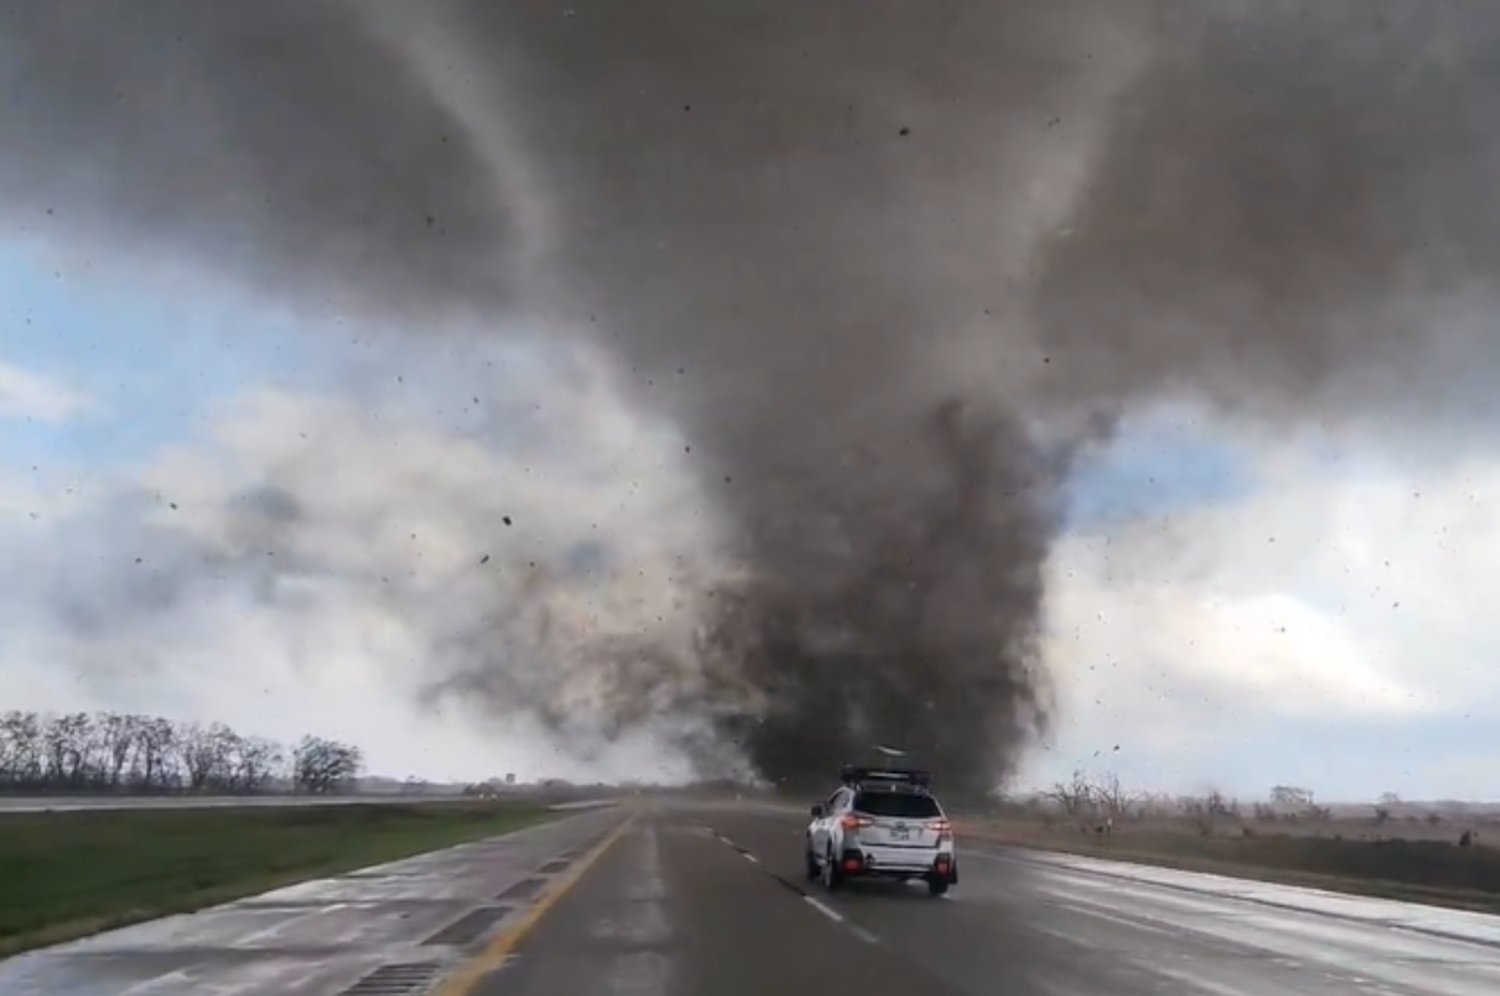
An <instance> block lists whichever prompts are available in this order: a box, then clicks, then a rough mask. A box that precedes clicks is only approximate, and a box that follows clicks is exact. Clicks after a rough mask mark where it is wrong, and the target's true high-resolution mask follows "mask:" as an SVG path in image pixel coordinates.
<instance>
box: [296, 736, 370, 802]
mask: <svg viewBox="0 0 1500 996" xmlns="http://www.w3.org/2000/svg"><path fill="white" fill-rule="evenodd" d="M363 771H364V755H363V754H362V753H361V751H360V749H359V748H358V747H355V746H352V745H350V744H345V743H340V742H339V741H337V740H328V739H326V738H324V737H314V736H306V737H303V738H302V739H301V740H300V741H299V742H298V744H297V746H296V748H294V749H293V751H292V781H293V783H294V784H295V785H296V787H297V790H298V791H299V792H306V793H309V794H312V795H328V794H333V793H338V792H343V791H347V790H348V789H349V788H351V787H352V786H353V784H354V781H355V779H357V778H358V777H359V776H360V774H362V773H363Z"/></svg>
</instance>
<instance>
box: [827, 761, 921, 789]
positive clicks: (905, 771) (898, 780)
mask: <svg viewBox="0 0 1500 996" xmlns="http://www.w3.org/2000/svg"><path fill="white" fill-rule="evenodd" d="M839 781H841V782H843V783H844V784H845V785H847V786H849V787H850V788H875V787H882V788H893V789H897V790H900V789H907V790H911V789H926V788H927V787H928V786H929V785H930V784H931V782H932V775H931V773H930V772H927V771H923V770H922V769H921V768H889V767H879V768H872V767H869V766H867V765H863V764H846V765H844V766H843V768H842V769H840V771H839Z"/></svg>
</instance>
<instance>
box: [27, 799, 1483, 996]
mask: <svg viewBox="0 0 1500 996" xmlns="http://www.w3.org/2000/svg"><path fill="white" fill-rule="evenodd" d="M802 825H803V823H802V819H801V817H800V816H798V815H797V814H795V813H789V812H786V811H776V810H774V809H770V808H754V807H751V806H748V805H739V806H737V805H723V804H721V805H715V806H707V805H692V804H687V803H682V802H654V803H653V802H648V803H644V804H642V805H640V806H637V807H634V808H621V809H618V810H611V811H595V812H590V813H585V814H583V815H579V816H575V817H570V818H568V819H566V820H563V821H560V822H558V823H556V824H552V825H550V826H547V827H538V828H532V829H529V830H526V831H522V832H521V833H519V834H516V835H514V836H512V837H510V838H504V839H501V840H497V841H492V842H486V843H483V844H477V845H469V846H467V847H465V848H457V849H454V850H452V851H447V852H440V853H438V854H434V855H430V856H425V857H422V858H418V859H413V860H411V861H407V862H397V863H394V864H392V865H388V866H384V867H383V868H381V869H372V870H368V871H365V872H361V873H355V874H353V875H349V876H343V877H341V878H338V879H331V880H327V881H324V882H316V883H309V884H307V885H305V886H298V887H294V888H293V889H291V890H281V892H279V893H276V894H272V895H271V896H265V897H257V898H256V899H254V900H246V901H244V902H241V903H238V904H232V905H231V906H230V907H225V908H221V909H220V910H216V911H207V912H205V913H202V914H198V915H196V916H192V917H178V918H174V920H170V921H163V922H161V923H158V924H152V925H143V926H141V927H136V928H130V929H128V930H125V931H119V932H116V933H113V934H107V935H101V936H100V937H98V938H95V939H92V940H90V941H86V942H81V943H79V944H75V945H69V946H66V947H63V948H58V949H54V950H50V951H44V952H37V953H34V954H32V955H29V956H24V957H22V958H17V959H13V960H12V961H10V962H5V963H0V993H4V994H6V996H43V994H46V996H51V994H54V993H67V994H69V996H72V994H78V996H122V994H128V996H187V994H189V993H192V994H197V993H216V994H223V996H229V994H234V996H270V994H272V993H276V994H294V996H422V994H427V993H432V994H435V996H555V994H559V993H568V994H593V993H601V994H606V993H607V994H634V996H678V994H682V996H687V994H694V996H697V994H702V996H750V994H755V996H762V994H765V993H775V992H778V991H788V990H790V989H791V987H796V988H797V990H798V991H809V990H816V989H822V988H837V989H841V990H848V989H853V990H857V991H859V992H860V993H861V994H863V996H884V994H898V993H899V994H903V996H911V994H915V993H921V994H923V996H927V994H934V996H941V994H949V996H951V994H979V993H984V994H993V993H1006V994H1012V993H1013V994H1020V996H1029V994H1036V996H1084V994H1087V996H1099V994H1106V996H1147V994H1150V996H1190V994H1203V996H1231V994H1233V996H1257V994H1268V996H1269V994H1273V993H1274V994H1276V996H1335V994H1338V996H1344V994H1350V993H1381V994H1386V996H1480V994H1488V993H1495V992H1500V921H1497V920H1496V919H1495V918H1491V917H1484V916H1480V915H1477V914H1467V913H1458V912H1452V911H1439V910H1429V909H1426V908H1423V907H1417V906H1411V905H1407V904H1401V903H1390V902H1380V901H1374V900H1366V899H1355V898H1349V897H1336V896H1331V895H1329V894H1326V893H1315V892H1310V891H1308V890H1299V889H1290V888H1286V887H1279V886H1271V885H1264V884H1259V883H1247V882H1242V881H1234V880H1225V879H1218V878H1214V877H1211V876H1202V875H1190V874H1185V873H1180V872H1170V871H1163V870H1160V869H1148V868H1138V867H1132V866H1125V865H1118V864H1113V863H1108V862H1099V861H1091V860H1088V859H1080V858H1065V857H1053V856H1045V855H1033V854H1026V853H1019V852H1014V851H1007V850H1005V849H1002V848H998V847H995V846H992V845H986V844H983V843H978V842H974V841H964V840H962V839H961V840H960V848H961V852H960V853H961V861H962V864H961V868H962V880H961V882H960V884H959V885H958V887H957V888H956V889H955V890H954V891H953V892H952V893H950V894H949V895H948V896H946V897H944V898H942V899H933V898H931V897H929V896H928V895H927V893H926V890H925V889H922V888H920V887H917V886H911V887H900V886H889V885H887V886H859V885H854V886H851V887H848V888H846V889H842V890H840V891H838V892H835V893H832V894H829V893H826V892H824V891H822V890H821V888H820V887H819V886H817V885H816V884H810V883H806V882H804V881H803V880H802V868H803V866H802V855H801V844H802V840H801V828H802Z"/></svg>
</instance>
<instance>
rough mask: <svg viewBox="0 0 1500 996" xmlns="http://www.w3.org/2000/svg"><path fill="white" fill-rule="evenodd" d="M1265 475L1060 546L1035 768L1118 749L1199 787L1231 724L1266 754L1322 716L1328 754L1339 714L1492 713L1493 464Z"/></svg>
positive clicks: (1496, 583)
mask: <svg viewBox="0 0 1500 996" xmlns="http://www.w3.org/2000/svg"><path fill="white" fill-rule="evenodd" d="M1260 469H1261V470H1262V472H1263V476H1262V479H1263V482H1264V487H1263V488H1262V489H1261V490H1258V491H1257V492H1256V493H1255V494H1253V495H1252V496H1251V497H1249V498H1247V499H1244V500H1242V501H1238V502H1232V503H1229V504H1225V505H1219V506H1210V507H1205V508H1199V509H1195V510H1193V511H1191V512H1188V513H1183V514H1175V515H1172V516H1169V517H1166V518H1164V519H1157V520H1150V521H1137V522H1135V523H1132V524H1129V525H1127V526H1117V527H1114V528H1112V529H1111V531H1110V532H1109V533H1107V534H1092V535H1089V534H1082V535H1076V536H1072V537H1069V538H1067V539H1066V540H1065V541H1064V542H1063V543H1062V544H1061V545H1060V547H1059V548H1058V550H1057V551H1056V554H1055V557H1054V560H1053V564H1052V574H1053V584H1052V587H1051V598H1050V610H1051V633H1050V636H1049V641H1048V650H1047V652H1048V655H1049V658H1050V661H1051V663H1052V667H1053V670H1054V673H1055V674H1057V675H1058V678H1059V684H1060V686H1061V692H1062V695H1063V698H1064V702H1065V705H1066V710H1065V721H1064V725H1063V728H1062V730H1061V731H1060V734H1059V737H1058V741H1059V743H1058V750H1057V752H1056V756H1043V757H1042V758H1041V759H1040V760H1039V763H1038V765H1037V767H1038V769H1042V768H1045V769H1047V770H1048V771H1049V772H1055V771H1056V770H1061V769H1064V768H1066V767H1067V766H1069V765H1070V764H1072V763H1076V762H1078V761H1080V760H1085V759H1091V757H1092V752H1093V751H1095V750H1098V749H1100V746H1101V745H1103V746H1104V749H1105V750H1106V751H1111V750H1112V745H1113V744H1121V745H1122V749H1124V750H1126V751H1129V752H1131V753H1133V754H1135V755H1137V756H1146V757H1150V758H1152V759H1153V763H1155V764H1156V765H1157V766H1158V768H1159V769H1160V770H1162V771H1163V772H1165V771H1166V770H1170V771H1171V772H1172V773H1173V777H1176V778H1178V779H1179V780H1182V779H1187V778H1193V779H1198V780H1202V781H1209V780H1212V779H1213V778H1214V777H1215V775H1216V772H1214V771H1213V770H1211V769H1210V765H1211V764H1212V763H1214V762H1215V761H1216V760H1217V759H1218V757H1219V751H1220V749H1221V748H1222V747H1223V746H1224V744H1225V742H1226V741H1227V740H1230V739H1233V738H1234V737H1236V735H1237V731H1253V735H1254V736H1256V737H1259V738H1262V739H1261V740H1260V741H1259V742H1257V743H1256V744H1254V745H1252V747H1251V748H1250V749H1253V750H1260V751H1263V752H1266V751H1269V752H1273V753H1274V751H1275V749H1276V747H1277V744H1276V742H1275V730H1276V729H1277V727H1278V725H1281V726H1285V727H1287V728H1291V727H1292V726H1297V727H1299V728H1307V727H1308V726H1309V724H1315V723H1323V724H1326V726H1327V729H1328V731H1329V742H1328V743H1327V745H1326V746H1327V748H1328V750H1329V751H1331V752H1336V751H1337V750H1338V749H1339V744H1338V743H1337V735H1338V734H1337V731H1338V730H1339V729H1340V724H1346V723H1348V724H1359V725H1361V726H1362V727H1364V728H1367V729H1368V728H1379V727H1380V726H1381V725H1387V726H1389V727H1391V728H1392V729H1396V728H1400V727H1403V726H1406V725H1410V724H1413V723H1423V722H1436V721H1441V720H1443V719H1445V718H1458V717H1464V716H1469V717H1476V718H1480V717H1482V718H1484V719H1486V720H1489V721H1491V722H1493V721H1496V720H1500V669H1496V668H1495V666H1494V663H1495V661H1496V660H1497V659H1500V632H1497V630H1496V628H1495V627H1494V626H1493V625H1492V623H1491V618H1492V616H1493V613H1494V608H1493V607H1494V606H1495V605H1496V604H1497V603H1500V570H1497V568H1496V565H1497V564H1500V462H1497V461H1495V460H1493V459H1481V458H1469V459H1466V460H1464V461H1462V462H1459V463H1455V464H1453V465H1450V466H1448V467H1447V468H1445V469H1442V470H1439V471H1434V469H1433V468H1432V467H1431V466H1430V465H1424V466H1422V468H1421V470H1420V476H1418V475H1417V473H1416V472H1411V471H1408V472H1403V471H1402V469H1401V467H1400V466H1399V465H1397V464H1394V463H1391V462H1389V461H1387V462H1380V463H1376V462H1371V463H1353V464H1351V463H1348V462H1345V463H1343V464H1342V465H1341V466H1340V467H1339V469H1338V470H1337V471H1336V472H1330V471H1329V469H1328V468H1327V467H1322V468H1320V467H1318V466H1316V465H1315V464H1314V463H1313V462H1312V461H1311V460H1309V459H1307V458H1306V457H1304V456H1297V455H1293V454H1289V453H1287V452H1286V451H1284V450H1281V451H1276V452H1273V453H1268V454H1267V455H1266V459H1265V460H1264V461H1263V466H1262V467H1261V468H1260ZM1367 746H1368V745H1365V744H1361V745H1360V749H1361V750H1364V749H1366V748H1367ZM1450 748H1451V745H1443V747H1442V748H1441V749H1450ZM1422 749H1423V745H1422V744H1415V745H1414V744H1412V743H1409V742H1400V743H1397V742H1394V741H1393V742H1392V743H1391V744H1389V745H1388V750H1387V751H1386V752H1384V753H1383V756H1375V757H1370V758H1369V759H1368V760H1369V763H1370V764H1372V765H1375V766H1380V765H1387V766H1388V765H1391V764H1393V763H1395V762H1396V761H1397V760H1398V759H1400V760H1402V761H1403V763H1405V762H1407V761H1410V756H1409V755H1410V752H1411V751H1413V750H1415V751H1418V752H1420V751H1421V750H1422ZM1398 751H1402V752H1406V754H1405V755H1398ZM1195 757H1196V758H1201V759H1202V762H1201V764H1198V765H1197V766H1196V769H1195V764H1194V758H1195ZM1267 763H1268V765H1269V764H1274V763H1277V762H1276V761H1271V760H1268V762H1267ZM1262 777H1263V778H1264V784H1266V785H1269V784H1271V782H1272V780H1273V779H1275V778H1276V777H1277V772H1275V771H1274V770H1265V771H1264V773H1263V776H1262Z"/></svg>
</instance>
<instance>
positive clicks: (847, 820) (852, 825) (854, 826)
mask: <svg viewBox="0 0 1500 996" xmlns="http://www.w3.org/2000/svg"><path fill="white" fill-rule="evenodd" d="M839 825H840V826H842V827H843V828H844V829H845V830H858V829H860V828H861V827H870V826H874V825H875V821H874V820H872V819H870V818H869V817H868V816H855V815H854V814H853V813H850V814H849V815H847V816H845V817H843V818H842V819H840V820H839Z"/></svg>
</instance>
